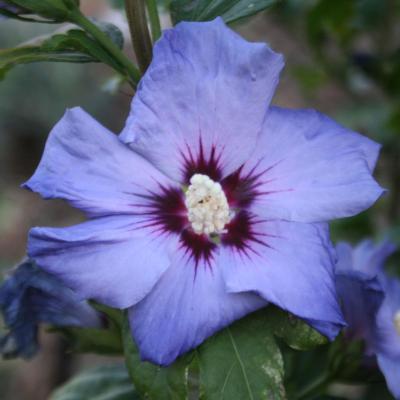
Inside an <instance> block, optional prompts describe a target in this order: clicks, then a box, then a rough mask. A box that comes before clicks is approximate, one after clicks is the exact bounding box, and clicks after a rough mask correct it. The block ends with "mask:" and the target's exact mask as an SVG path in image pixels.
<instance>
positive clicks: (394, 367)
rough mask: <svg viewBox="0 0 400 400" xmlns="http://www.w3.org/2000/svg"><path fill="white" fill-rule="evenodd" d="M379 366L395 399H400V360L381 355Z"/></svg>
mask: <svg viewBox="0 0 400 400" xmlns="http://www.w3.org/2000/svg"><path fill="white" fill-rule="evenodd" d="M378 364H379V368H380V370H381V371H382V373H383V375H384V376H385V379H386V384H387V386H388V388H389V390H390V391H391V393H392V394H393V396H394V398H395V399H400V368H399V366H400V358H399V357H398V358H393V357H387V356H384V355H382V354H379V355H378Z"/></svg>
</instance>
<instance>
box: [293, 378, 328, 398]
mask: <svg viewBox="0 0 400 400" xmlns="http://www.w3.org/2000/svg"><path fill="white" fill-rule="evenodd" d="M330 382H331V376H330V374H324V375H322V376H321V377H320V378H319V379H317V380H315V381H314V382H312V383H310V384H309V385H307V386H306V387H305V388H304V389H303V390H301V391H300V393H296V397H295V398H296V400H306V399H313V398H316V396H317V395H320V394H321V393H322V392H323V391H324V389H325V388H326V387H327V386H328V384H329V383H330Z"/></svg>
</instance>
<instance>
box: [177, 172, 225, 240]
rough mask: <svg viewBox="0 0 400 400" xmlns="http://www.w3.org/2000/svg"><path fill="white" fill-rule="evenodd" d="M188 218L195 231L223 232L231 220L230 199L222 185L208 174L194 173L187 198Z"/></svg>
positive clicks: (207, 232) (200, 232)
mask: <svg viewBox="0 0 400 400" xmlns="http://www.w3.org/2000/svg"><path fill="white" fill-rule="evenodd" d="M185 204H186V208H187V210H188V219H189V221H190V223H191V225H192V229H193V231H194V232H195V233H197V234H199V235H201V234H203V233H205V234H207V235H211V234H218V233H223V232H224V228H225V225H226V224H227V223H228V222H229V221H230V211H229V205H228V201H227V199H226V196H225V193H224V191H223V190H222V187H221V185H220V184H219V183H218V182H214V181H213V180H212V179H210V178H209V177H208V176H207V175H202V174H194V175H193V176H192V177H191V178H190V185H189V187H188V189H187V191H186V199H185Z"/></svg>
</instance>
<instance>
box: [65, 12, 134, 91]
mask: <svg viewBox="0 0 400 400" xmlns="http://www.w3.org/2000/svg"><path fill="white" fill-rule="evenodd" d="M70 21H71V22H74V23H75V24H76V25H78V26H80V27H81V28H82V29H84V30H85V31H86V32H88V33H90V34H91V35H92V36H93V37H94V38H95V39H96V40H97V41H98V42H99V43H100V44H101V45H102V46H103V47H104V49H105V50H107V52H108V53H109V54H110V55H111V56H113V57H114V59H115V60H116V61H117V62H118V63H119V64H121V65H122V66H123V67H124V69H125V70H126V73H127V75H128V77H129V80H130V83H131V84H132V86H133V87H134V88H135V87H136V85H137V83H138V82H139V81H140V78H141V73H140V71H139V70H138V69H137V67H136V66H135V65H134V64H133V63H132V62H131V61H130V60H129V58H128V57H126V55H125V54H124V53H123V52H122V51H121V50H120V49H119V48H118V46H116V45H115V44H114V43H113V42H112V40H111V39H110V38H109V37H108V36H107V35H106V34H105V33H104V32H103V31H102V30H101V29H99V28H98V27H97V26H96V25H95V24H94V23H93V22H92V21H90V20H89V19H88V18H86V17H85V16H84V15H83V14H82V13H81V12H80V11H79V10H78V9H77V10H74V11H73V12H71V14H70Z"/></svg>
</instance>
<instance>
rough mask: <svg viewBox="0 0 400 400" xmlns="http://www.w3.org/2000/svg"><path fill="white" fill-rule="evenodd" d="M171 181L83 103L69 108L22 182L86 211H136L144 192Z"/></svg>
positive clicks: (99, 213) (105, 213) (25, 185)
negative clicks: (29, 174) (87, 110)
mask: <svg viewBox="0 0 400 400" xmlns="http://www.w3.org/2000/svg"><path fill="white" fill-rule="evenodd" d="M160 185H164V186H168V185H169V186H171V182H169V179H168V178H167V177H166V176H165V175H163V174H161V173H160V172H159V171H158V170H156V169H155V168H154V167H153V166H151V165H150V163H148V162H147V161H146V160H145V159H143V158H142V157H141V156H139V155H138V154H135V153H134V152H133V151H132V150H131V149H129V148H128V147H127V146H125V145H123V144H122V143H121V141H120V140H119V139H118V138H117V136H115V135H114V134H112V133H111V132H110V131H108V130H107V129H106V128H104V127H103V126H102V125H100V124H99V123H98V122H97V121H96V120H95V119H93V118H92V117H91V116H90V115H88V114H87V113H86V112H85V111H83V110H82V109H80V108H74V109H72V110H68V111H67V112H66V113H65V115H64V117H63V118H62V119H61V120H60V121H59V122H58V124H57V125H56V126H55V127H54V129H53V130H52V132H51V133H50V135H49V138H48V140H47V143H46V147H45V150H44V154H43V157H42V160H41V161H40V164H39V166H38V168H37V170H36V172H35V174H34V175H33V176H32V178H31V179H29V181H28V182H26V183H25V184H24V185H23V186H24V187H25V188H28V189H30V190H32V191H35V192H38V193H40V194H41V195H42V196H43V197H44V198H47V199H53V198H61V199H65V200H68V201H69V202H70V203H71V204H72V205H73V206H75V207H77V208H80V209H82V210H84V211H85V212H86V213H87V214H88V215H91V216H98V215H100V216H101V215H111V214H121V213H131V214H132V213H137V212H142V209H140V208H138V207H136V205H137V204H138V203H143V201H142V198H139V197H138V196H140V195H146V194H148V193H149V192H150V191H157V190H159V187H160Z"/></svg>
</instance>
